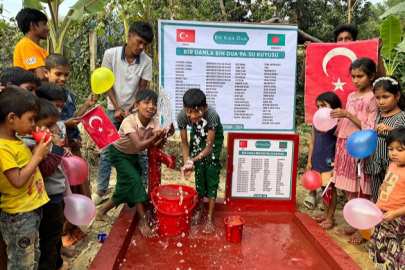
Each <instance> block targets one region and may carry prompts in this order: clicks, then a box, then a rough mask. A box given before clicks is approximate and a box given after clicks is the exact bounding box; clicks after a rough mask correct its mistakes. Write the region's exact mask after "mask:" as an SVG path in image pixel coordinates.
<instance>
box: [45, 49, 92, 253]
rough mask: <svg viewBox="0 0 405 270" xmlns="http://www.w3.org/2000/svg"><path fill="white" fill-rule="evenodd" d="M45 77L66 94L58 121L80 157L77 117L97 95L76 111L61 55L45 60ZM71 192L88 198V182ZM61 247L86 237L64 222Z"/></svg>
mask: <svg viewBox="0 0 405 270" xmlns="http://www.w3.org/2000/svg"><path fill="white" fill-rule="evenodd" d="M44 73H45V77H47V78H48V80H49V82H51V83H54V84H56V85H58V86H59V87H61V88H62V90H63V91H64V92H65V94H66V100H65V103H63V104H62V107H61V108H62V112H61V116H60V120H61V121H64V124H65V126H66V133H67V138H68V141H69V146H70V148H71V151H72V154H73V155H75V156H78V157H81V156H82V155H81V151H80V148H81V147H82V143H81V140H82V138H81V137H80V130H79V129H78V128H77V125H78V124H79V123H80V119H79V117H80V116H82V115H83V114H84V113H85V112H86V111H87V110H88V109H89V108H91V107H92V106H93V105H95V104H96V103H97V101H98V97H97V95H95V94H94V93H91V94H90V95H89V96H88V98H87V100H86V102H85V104H84V105H83V106H82V107H81V108H80V109H79V110H77V111H76V105H75V99H74V95H73V94H72V93H71V92H70V91H69V90H68V89H66V88H65V85H66V83H67V82H68V80H69V75H70V62H69V60H68V59H67V58H66V57H65V56H63V55H62V54H57V53H55V54H50V55H49V56H48V57H47V58H46V59H45V70H44ZM71 189H72V192H73V193H76V194H81V195H85V196H87V197H89V198H90V196H91V191H90V181H89V180H88V179H86V181H84V182H83V183H81V184H80V185H77V186H72V187H71ZM63 235H64V237H63V246H64V247H71V246H72V245H75V244H78V243H82V242H84V241H86V240H87V238H88V236H87V234H86V233H84V232H83V231H82V230H81V229H80V228H79V227H77V226H76V225H73V224H71V223H70V222H69V221H66V223H65V227H64V230H63ZM62 249H63V252H64V255H67V256H69V257H73V256H74V254H73V253H72V252H69V250H68V249H65V248H62Z"/></svg>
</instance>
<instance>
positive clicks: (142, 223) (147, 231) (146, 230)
mask: <svg viewBox="0 0 405 270" xmlns="http://www.w3.org/2000/svg"><path fill="white" fill-rule="evenodd" d="M139 230H140V231H141V233H142V235H143V237H154V236H156V234H155V232H154V231H153V230H152V228H151V227H149V224H148V222H147V221H146V220H139Z"/></svg>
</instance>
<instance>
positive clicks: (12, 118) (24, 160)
mask: <svg viewBox="0 0 405 270" xmlns="http://www.w3.org/2000/svg"><path fill="white" fill-rule="evenodd" d="M39 110H40V101H39V99H38V98H37V97H36V96H35V95H34V94H32V93H30V92H28V91H26V90H24V89H22V88H20V87H17V86H8V87H6V88H5V89H3V90H2V91H1V92H0V156H1V158H0V192H1V193H2V198H1V211H0V227H1V233H2V236H3V238H4V240H5V243H6V245H7V256H8V259H9V260H10V263H9V269H33V268H35V266H38V259H39V258H38V256H36V255H37V254H39V238H38V227H39V224H40V222H41V210H40V209H39V208H40V207H41V206H43V205H44V204H46V203H47V202H48V201H49V198H48V195H47V192H46V190H45V189H44V188H43V179H42V175H41V173H40V171H39V170H38V165H39V163H40V162H41V161H42V159H43V158H44V157H46V156H47V155H48V153H49V150H50V144H51V140H50V139H48V140H47V141H45V136H43V137H42V138H41V141H40V143H39V144H38V145H37V147H36V148H35V151H34V153H33V154H32V153H31V151H30V150H29V149H28V147H27V146H26V145H25V144H24V142H23V141H22V140H21V138H20V137H19V136H17V135H16V134H17V133H18V134H28V133H30V132H31V131H32V130H33V127H34V118H35V115H36V114H37V113H38V112H39Z"/></svg>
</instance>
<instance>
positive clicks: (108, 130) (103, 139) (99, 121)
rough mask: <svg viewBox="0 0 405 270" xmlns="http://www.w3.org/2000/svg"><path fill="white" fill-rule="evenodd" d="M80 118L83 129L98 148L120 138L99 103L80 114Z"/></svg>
mask: <svg viewBox="0 0 405 270" xmlns="http://www.w3.org/2000/svg"><path fill="white" fill-rule="evenodd" d="M80 119H81V120H82V123H83V127H84V129H85V130H86V131H87V133H88V134H89V136H90V137H91V139H92V140H93V141H94V143H95V144H96V145H97V147H98V148H99V149H103V148H104V147H107V146H109V145H110V144H112V143H114V142H115V141H117V140H118V139H119V138H120V135H119V134H118V131H117V130H116V129H115V127H114V125H113V123H111V121H110V119H108V116H107V115H106V114H105V112H104V111H103V109H102V108H101V107H100V105H98V106H96V107H94V108H93V109H91V110H90V111H88V112H87V113H85V114H84V115H82V116H81V117H80Z"/></svg>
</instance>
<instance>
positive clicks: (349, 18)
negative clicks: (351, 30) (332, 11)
mask: <svg viewBox="0 0 405 270" xmlns="http://www.w3.org/2000/svg"><path fill="white" fill-rule="evenodd" d="M351 5H352V1H351V0H349V5H348V8H347V12H348V13H349V16H348V23H349V24H350V20H351V10H350V9H351V8H350V7H351Z"/></svg>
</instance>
